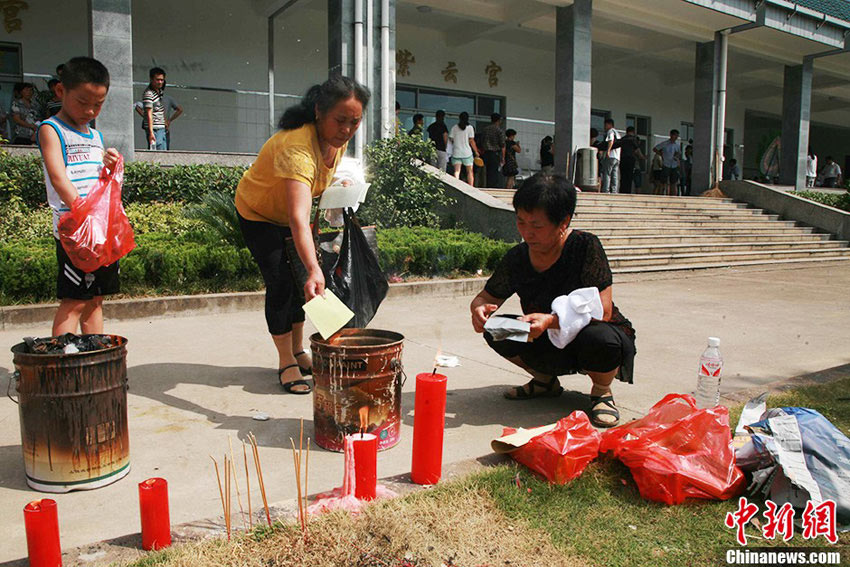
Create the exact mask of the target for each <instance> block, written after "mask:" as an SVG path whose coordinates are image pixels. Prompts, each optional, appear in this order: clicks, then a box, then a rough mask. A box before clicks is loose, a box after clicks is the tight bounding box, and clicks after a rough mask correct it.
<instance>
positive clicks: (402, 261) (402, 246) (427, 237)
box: [378, 227, 514, 276]
mask: <svg viewBox="0 0 850 567" xmlns="http://www.w3.org/2000/svg"><path fill="white" fill-rule="evenodd" d="M513 245H514V244H513V243H509V242H503V241H500V240H491V239H489V238H485V237H484V236H481V235H480V234H476V233H469V232H464V231H462V230H437V229H433V228H427V227H415V228H394V229H384V230H379V231H378V249H379V251H380V263H381V268H382V269H384V270H385V271H387V272H389V273H394V274H405V275H418V276H432V275H446V274H452V273H458V272H461V273H476V272H477V271H478V270H482V271H490V270H492V269H493V268H495V266H496V264H497V263H498V262H499V260H501V258H502V256H504V254H505V252H507V251H508V250H509V249H510V248H511V247H512V246H513Z"/></svg>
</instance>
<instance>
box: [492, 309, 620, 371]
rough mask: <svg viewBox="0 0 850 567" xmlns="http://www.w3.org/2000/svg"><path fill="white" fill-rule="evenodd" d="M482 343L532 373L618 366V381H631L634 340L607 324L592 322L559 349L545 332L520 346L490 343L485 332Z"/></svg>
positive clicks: (504, 342)
mask: <svg viewBox="0 0 850 567" xmlns="http://www.w3.org/2000/svg"><path fill="white" fill-rule="evenodd" d="M484 340H486V341H487V344H488V345H489V346H490V348H492V349H493V350H495V351H496V352H497V353H499V355H501V356H502V357H504V358H515V357H517V356H518V357H519V358H520V359H521V360H522V361H523V362H524V363H525V364H526V365H527V366H528V367H529V368H531V369H532V370H536V371H537V372H541V373H543V374H547V375H549V376H564V375H568V374H581V373H585V372H587V371H590V372H610V371H612V370H614V369H615V368H617V367H619V368H620V371H619V372H618V373H617V378H618V379H619V380H622V381H623V382H628V383H631V382H632V379H633V374H634V371H633V369H634V357H635V353H636V350H635V343H634V340H633V339H632V338H631V337H629V336H628V335H626V333H625V332H624V331H623V330H622V329H620V328H619V327H617V326H615V325H612V324H610V323H601V322H596V323H591V324H590V325H588V326H587V327H585V328H584V329H582V330H581V332H580V333H579V334H578V335H576V338H575V339H574V340H573V341H572V342H571V343H570V344H568V345H567V346H566V347H564V348H562V349H560V348H558V347H556V346H555V345H553V344H552V342H551V341H550V340H549V334H548V333H543V334H542V335H540V336H539V337H537V339H536V340H534V341H532V342H530V343H519V342H516V341H496V340H493V337H492V336H491V335H490V333H487V332H486V331H485V333H484Z"/></svg>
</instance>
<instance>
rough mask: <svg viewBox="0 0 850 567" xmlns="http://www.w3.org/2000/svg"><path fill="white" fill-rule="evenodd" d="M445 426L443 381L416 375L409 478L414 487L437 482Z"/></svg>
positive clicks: (441, 376)
mask: <svg viewBox="0 0 850 567" xmlns="http://www.w3.org/2000/svg"><path fill="white" fill-rule="evenodd" d="M445 425H446V377H445V376H444V375H442V374H436V373H434V372H431V373H424V374H417V376H416V402H415V404H414V412H413V463H412V465H411V467H410V469H411V470H410V478H411V480H413V482H415V483H416V484H437V482H439V480H440V475H441V474H442V473H441V469H442V467H443V430H444V429H445Z"/></svg>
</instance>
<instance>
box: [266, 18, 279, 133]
mask: <svg viewBox="0 0 850 567" xmlns="http://www.w3.org/2000/svg"><path fill="white" fill-rule="evenodd" d="M276 15H277V13H275V14H272V15H271V16H269V18H268V24H269V31H268V49H269V53H268V63H269V138H271V137H272V135H274V131H275V120H274V18H275V16H276Z"/></svg>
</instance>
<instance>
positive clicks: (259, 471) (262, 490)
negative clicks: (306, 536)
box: [248, 433, 272, 527]
mask: <svg viewBox="0 0 850 567" xmlns="http://www.w3.org/2000/svg"><path fill="white" fill-rule="evenodd" d="M248 440H249V441H250V442H251V449H252V451H253V452H254V465H255V466H256V468H257V478H258V479H259V484H260V495H261V496H262V497H263V507H264V508H265V509H266V521H267V522H268V523H269V527H272V517H271V514H270V513H269V501H268V499H267V498H266V485H265V483H263V467H262V465H261V464H260V450H259V449H258V448H257V438H256V437H254V434H253V433H248Z"/></svg>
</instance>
